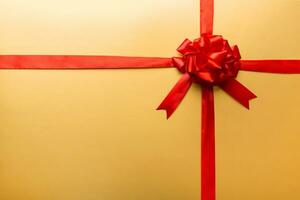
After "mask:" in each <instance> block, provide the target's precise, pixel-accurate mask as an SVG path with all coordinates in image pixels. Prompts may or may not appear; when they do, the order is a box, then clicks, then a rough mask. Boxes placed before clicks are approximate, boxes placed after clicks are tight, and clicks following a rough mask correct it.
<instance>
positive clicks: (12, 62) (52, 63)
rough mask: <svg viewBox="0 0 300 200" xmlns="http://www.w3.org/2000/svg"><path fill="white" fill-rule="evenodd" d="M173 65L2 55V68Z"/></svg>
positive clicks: (154, 61) (99, 58)
mask: <svg viewBox="0 0 300 200" xmlns="http://www.w3.org/2000/svg"><path fill="white" fill-rule="evenodd" d="M164 67H165V68H167V67H173V62H172V59H171V58H156V57H126V56H56V55H0V69H133V68H134V69H137V68H164Z"/></svg>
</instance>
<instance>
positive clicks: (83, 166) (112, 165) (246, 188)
mask: <svg viewBox="0 0 300 200" xmlns="http://www.w3.org/2000/svg"><path fill="white" fill-rule="evenodd" d="M299 10H300V1H299V0H239V1H236V0H216V11H215V12H216V14H215V33H216V34H223V35H224V37H226V38H227V39H229V41H230V43H231V44H238V45H239V47H240V49H241V53H242V56H243V58H244V59H264V58H265V59H266V58H274V59H288V58H290V59H291V58H294V59H300V34H299V32H300V24H299V19H300V12H299ZM198 35H199V1H198V0H177V1H174V0H106V1H104V0H64V1H62V0H1V1H0V54H64V55H66V54H79V55H129V56H166V57H169V56H173V55H176V52H175V49H176V48H177V46H178V45H179V44H180V43H181V41H182V40H183V39H184V38H186V37H188V38H191V39H193V38H195V37H197V36H198ZM179 77H180V74H179V73H178V72H177V71H176V69H149V70H82V71H80V70H78V71H76V70H74V71H71V70H70V71H59V70H57V71H56V70H53V71H51V70H48V71H38V70H16V71H13V70H1V71H0V199H1V200H141V199H143V200H196V199H199V196H200V195H199V187H200V186H199V185H200V184H199V176H200V173H199V155H200V152H199V149H200V147H199V145H200V144H199V141H200V138H199V133H200V101H201V95H200V94H201V93H200V88H199V87H198V86H193V87H192V89H191V90H190V91H189V93H188V95H187V96H186V98H185V100H184V101H183V103H182V104H181V106H180V107H179V108H178V109H177V111H176V113H175V114H174V116H173V117H172V118H171V119H170V120H168V121H167V120H165V114H164V113H163V112H156V111H155V108H156V107H157V105H159V103H160V102H161V101H162V100H163V98H164V97H165V95H166V94H167V93H168V91H169V90H170V89H171V87H172V86H173V85H174V84H175V83H176V81H177V80H178V78H179ZM238 80H240V81H241V82H242V83H244V84H245V85H246V86H247V87H248V88H249V89H251V90H252V91H253V92H255V94H257V95H258V97H259V98H258V99H256V100H254V101H252V103H251V110H250V111H248V110H246V109H244V108H243V107H242V106H240V105H239V104H238V103H237V102H235V101H234V100H233V99H232V98H231V97H229V96H228V95H227V94H225V93H224V92H223V91H221V90H219V89H216V90H215V91H216V92H215V99H216V100H215V101H216V102H215V104H216V145H217V146H216V150H217V198H218V200H241V199H243V200H253V199H255V200H282V199H289V200H298V199H300V170H299V169H300V126H299V114H300V106H299V102H300V95H299V91H300V75H273V74H263V73H251V72H241V73H240V74H239V76H238Z"/></svg>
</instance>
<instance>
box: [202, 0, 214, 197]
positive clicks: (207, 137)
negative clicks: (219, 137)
mask: <svg viewBox="0 0 300 200" xmlns="http://www.w3.org/2000/svg"><path fill="white" fill-rule="evenodd" d="M213 20H214V0H201V1H200V27H201V35H202V34H210V35H212V34H213ZM214 112H215V111H214V94H213V87H212V86H202V118H201V119H202V128H201V199H202V200H215V198H216V197H215V196H216V185H215V174H216V173H215V114H214Z"/></svg>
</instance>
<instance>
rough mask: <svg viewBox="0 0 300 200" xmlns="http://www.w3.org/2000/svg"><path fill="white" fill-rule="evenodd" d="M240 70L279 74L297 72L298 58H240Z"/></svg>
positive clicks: (299, 66) (298, 70) (298, 66)
mask: <svg viewBox="0 0 300 200" xmlns="http://www.w3.org/2000/svg"><path fill="white" fill-rule="evenodd" d="M241 70H244V71H255V72H268V73H280V74H299V73H300V60H242V61H241Z"/></svg>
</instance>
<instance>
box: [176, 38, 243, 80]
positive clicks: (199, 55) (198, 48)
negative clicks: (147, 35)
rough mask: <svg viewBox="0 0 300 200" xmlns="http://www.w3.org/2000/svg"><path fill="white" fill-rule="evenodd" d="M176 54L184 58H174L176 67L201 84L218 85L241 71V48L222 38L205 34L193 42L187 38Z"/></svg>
mask: <svg viewBox="0 0 300 200" xmlns="http://www.w3.org/2000/svg"><path fill="white" fill-rule="evenodd" d="M177 51H178V52H179V53H180V54H182V57H180V58H179V57H174V58H173V62H174V65H175V66H176V67H177V69H178V70H179V71H181V72H182V73H188V74H189V75H190V76H191V77H192V78H193V81H194V82H197V83H200V84H208V85H219V84H221V83H224V82H225V81H228V80H230V79H234V78H235V77H236V76H237V74H238V71H239V69H240V59H241V56H240V53H239V49H238V47H237V46H233V47H231V46H230V45H229V43H228V41H227V40H225V39H223V37H222V36H219V35H207V34H203V35H202V36H201V37H200V38H198V39H195V40H194V41H190V40H188V39H185V40H184V41H183V43H182V44H181V45H180V46H179V47H178V49H177Z"/></svg>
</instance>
